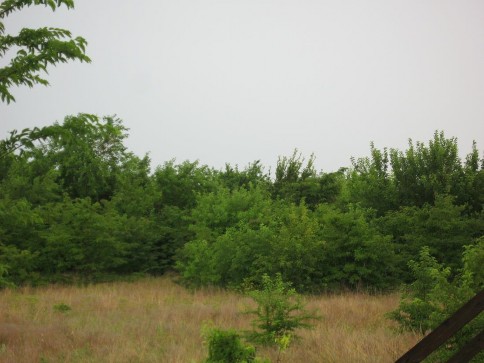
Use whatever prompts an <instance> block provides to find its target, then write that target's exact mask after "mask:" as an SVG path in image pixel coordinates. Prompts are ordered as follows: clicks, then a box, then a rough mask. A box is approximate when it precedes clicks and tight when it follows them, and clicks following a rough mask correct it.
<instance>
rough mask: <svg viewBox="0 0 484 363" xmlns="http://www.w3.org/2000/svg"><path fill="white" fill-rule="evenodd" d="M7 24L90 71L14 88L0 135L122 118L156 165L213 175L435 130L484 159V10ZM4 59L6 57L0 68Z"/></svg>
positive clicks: (284, 7)
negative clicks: (40, 35) (64, 44)
mask: <svg viewBox="0 0 484 363" xmlns="http://www.w3.org/2000/svg"><path fill="white" fill-rule="evenodd" d="M75 4H76V7H75V9H74V10H70V11H68V10H65V9H64V8H63V9H58V10H57V11H56V12H51V11H50V10H49V9H46V8H44V7H39V6H34V7H31V8H26V9H23V10H21V11H19V12H16V13H13V14H11V15H9V16H8V17H7V18H6V19H5V22H4V23H5V28H6V33H9V34H15V33H16V32H18V31H19V30H20V29H21V28H24V27H30V28H36V27H41V26H53V27H60V28H65V29H69V30H71V31H72V33H73V35H75V36H83V37H84V38H85V39H86V40H87V41H88V47H87V55H88V56H89V57H90V58H91V59H92V63H91V64H86V63H78V62H77V63H73V62H71V63H68V64H62V65H58V66H57V67H55V68H50V69H49V74H48V75H47V78H48V80H49V82H50V84H51V85H50V86H49V87H44V86H41V85H38V86H35V87H34V88H32V89H30V88H28V87H25V86H23V87H19V88H13V89H12V90H11V91H12V93H13V94H14V96H15V98H16V102H15V103H11V104H8V105H7V104H5V103H0V138H2V139H3V138H5V137H7V136H8V131H10V130H12V129H23V128H25V127H34V126H39V127H40V126H45V125H49V124H52V123H53V122H55V121H59V122H62V120H63V118H64V117H65V116H67V115H75V114H77V113H80V112H83V113H93V114H97V115H99V116H103V115H117V116H118V117H119V118H121V119H122V120H123V123H124V125H125V126H126V127H128V128H129V134H130V136H129V138H128V140H127V142H126V144H127V146H128V148H129V149H130V150H131V151H133V152H134V153H135V154H137V155H139V156H143V155H144V154H146V153H149V155H150V158H151V160H152V165H153V166H157V165H161V164H163V163H164V162H165V161H168V160H170V159H173V158H175V159H176V160H177V161H178V162H182V161H184V160H191V161H194V160H199V161H200V163H202V164H207V165H209V166H212V167H215V168H222V167H223V166H224V165H225V163H227V162H228V163H230V164H232V165H235V164H238V165H239V166H240V167H244V166H246V165H247V164H248V163H250V162H252V161H255V160H261V162H262V163H263V164H264V165H266V166H267V167H270V166H272V167H274V165H275V163H276V161H277V158H278V156H283V155H290V154H292V151H293V150H294V149H295V148H297V149H298V150H300V151H301V153H302V154H303V155H304V156H306V158H307V157H309V155H310V154H311V153H314V154H315V156H316V163H315V165H316V167H317V169H318V170H322V171H325V172H330V171H336V170H337V169H338V168H340V167H348V166H350V165H351V162H350V158H351V157H364V156H368V155H369V145H370V142H371V141H373V142H374V144H375V146H376V147H377V148H383V147H389V148H392V147H393V148H398V149H401V150H404V149H405V148H406V147H407V145H408V139H409V138H411V139H413V140H414V141H425V142H426V141H428V140H429V139H431V138H432V136H433V133H434V131H436V130H443V131H444V132H445V134H446V136H447V137H457V138H458V140H459V147H460V149H461V153H462V154H461V155H465V154H466V153H467V152H469V151H470V150H471V145H472V141H473V140H475V141H476V142H477V145H478V148H479V150H481V153H482V150H484V1H482V0H475V1H469V0H453V1H447V0H426V1H422V0H399V1H393V0H371V1H362V0H333V1H326V0H243V1H242V0H203V1H201V0H171V1H167V0H145V1H124V0H123V1H121V0H102V1H94V0H76V1H75ZM7 62H8V57H4V59H0V67H1V66H4V65H5V64H6V63H7Z"/></svg>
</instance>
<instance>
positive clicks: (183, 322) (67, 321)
mask: <svg viewBox="0 0 484 363" xmlns="http://www.w3.org/2000/svg"><path fill="white" fill-rule="evenodd" d="M307 302H308V308H309V309H316V310H317V311H318V312H319V314H320V315H321V316H322V317H323V319H322V320H321V321H319V322H317V324H316V326H315V328H314V329H313V330H306V331H301V332H299V335H300V336H301V337H302V340H301V341H299V342H296V344H294V345H293V346H291V347H290V348H289V349H288V350H287V351H286V352H285V354H284V356H283V361H284V362H304V363H310V362H345V363H346V362H372V363H374V362H392V361H395V359H396V358H398V356H399V355H401V354H402V353H403V352H405V351H406V350H408V349H409V348H410V347H411V346H412V345H414V344H415V343H416V342H417V340H418V339H419V338H420V337H419V336H416V335H412V334H405V335H401V334H396V333H395V332H394V330H393V328H394V326H393V325H392V324H391V323H390V322H389V321H388V320H386V319H385V318H384V314H385V313H386V312H388V311H390V310H392V309H394V308H395V307H396V306H397V304H398V296H397V295H384V296H369V295H366V294H349V293H348V294H343V295H334V296H328V295H326V296H321V297H311V298H309V299H308V300H307ZM61 303H63V304H67V305H69V306H70V307H71V308H72V310H71V311H68V312H65V313H62V312H59V311H56V310H55V309H54V305H56V304H61ZM247 304H250V301H248V300H247V299H246V298H244V297H242V296H240V295H237V294H235V293H231V292H227V291H221V290H216V289H203V290H199V291H195V292H190V291H188V290H186V289H184V288H182V287H180V286H178V285H176V284H175V283H173V282H172V281H171V280H170V278H169V277H163V278H149V279H143V280H140V281H137V282H133V283H129V282H117V283H110V284H99V285H92V286H88V287H83V288H80V287H74V286H71V287H60V286H51V287H46V288H37V289H31V288H23V289H20V290H4V291H0V362H2V363H4V362H5V363H7V362H8V363H22V362H25V363H32V362H39V363H40V362H42V363H47V362H49V363H51V362H59V363H60V362H62V363H64V362H83V363H84V362H93V363H94V362H95V363H98V362H113V363H121V362H167V363H171V362H172V363H184V362H187V363H190V362H201V361H202V360H203V359H204V358H205V357H206V351H207V350H206V347H205V346H204V345H203V339H202V337H201V335H200V331H201V327H202V326H203V325H204V324H205V323H207V322H212V323H213V324H215V325H216V326H219V327H221V328H234V329H241V330H243V329H248V328H249V327H250V317H249V316H247V315H243V314H240V313H239V312H240V311H242V310H243V309H244V308H245V307H246V306H247ZM259 354H260V355H261V356H264V357H268V358H271V359H272V360H273V361H275V359H276V356H277V353H276V352H275V351H274V350H271V349H262V350H259Z"/></svg>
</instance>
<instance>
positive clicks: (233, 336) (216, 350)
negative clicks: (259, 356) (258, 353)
mask: <svg viewBox="0 0 484 363" xmlns="http://www.w3.org/2000/svg"><path fill="white" fill-rule="evenodd" d="M205 335H206V339H207V341H208V358H207V360H206V361H205V363H251V362H256V360H255V348H254V347H253V346H250V345H244V344H243V343H242V342H241V340H240V336H239V334H237V332H235V331H234V330H220V329H216V328H212V329H209V330H208V332H206V333H205Z"/></svg>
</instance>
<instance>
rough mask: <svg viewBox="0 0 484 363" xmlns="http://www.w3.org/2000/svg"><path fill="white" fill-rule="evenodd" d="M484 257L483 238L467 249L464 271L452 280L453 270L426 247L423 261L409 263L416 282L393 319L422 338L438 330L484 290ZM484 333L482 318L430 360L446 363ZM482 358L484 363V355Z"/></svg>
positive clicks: (422, 257) (481, 315)
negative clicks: (483, 268)
mask: <svg viewBox="0 0 484 363" xmlns="http://www.w3.org/2000/svg"><path fill="white" fill-rule="evenodd" d="M483 257H484V239H483V238H481V239H480V240H479V241H478V242H477V243H476V244H474V245H471V246H467V247H466V250H465V252H464V257H463V262H464V268H463V270H462V271H461V273H460V274H459V275H458V276H457V277H456V278H454V279H453V280H452V279H450V276H451V270H450V268H448V267H444V266H442V265H441V264H439V263H438V262H437V260H436V259H435V258H434V257H432V256H431V255H430V252H429V249H428V248H427V247H424V248H423V249H422V251H421V252H420V258H419V261H417V262H415V261H410V263H409V266H410V269H411V271H412V273H413V275H414V277H415V281H414V282H413V283H412V284H411V285H410V286H409V287H408V290H407V291H406V292H405V293H404V295H403V298H402V301H401V302H400V305H399V307H398V308H397V309H396V310H395V311H392V312H391V313H389V314H388V316H389V318H390V319H392V320H395V321H397V322H398V323H399V324H400V327H401V328H402V329H403V330H412V331H418V332H420V333H422V334H424V333H425V332H427V331H429V330H433V329H435V328H437V327H438V326H439V325H440V324H441V323H442V322H443V321H444V320H445V319H447V318H449V317H450V316H451V315H452V314H453V313H454V312H455V311H457V310H458V309H459V308H460V307H461V306H462V305H464V304H465V303H466V302H467V301H469V300H470V299H471V298H472V297H473V296H474V295H475V294H477V292H479V291H480V290H481V289H482V288H483V287H484V286H483V285H484V283H483V281H482V272H481V269H479V268H478V267H477V266H482V264H483V263H484V259H483ZM483 329H484V315H483V314H480V315H479V316H477V317H476V318H475V319H474V320H472V321H471V322H469V323H468V324H467V325H466V326H465V327H464V328H462V329H461V330H460V331H459V332H458V333H457V334H456V335H454V337H452V338H451V339H449V340H448V341H447V342H446V344H445V345H444V346H443V347H442V348H440V349H439V350H438V351H437V352H436V353H434V354H433V355H432V356H431V357H430V360H431V361H433V360H438V361H446V360H447V359H448V358H450V357H451V356H452V355H453V354H454V353H455V352H456V351H458V350H459V349H460V348H462V347H463V346H464V345H465V343H466V342H468V341H469V339H471V338H472V337H473V336H475V335H476V334H477V333H479V332H480V331H482V330H483ZM478 357H479V359H484V353H481V354H480V355H479V356H478ZM479 361H481V360H479Z"/></svg>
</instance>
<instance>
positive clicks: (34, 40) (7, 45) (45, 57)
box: [0, 0, 91, 103]
mask: <svg viewBox="0 0 484 363" xmlns="http://www.w3.org/2000/svg"><path fill="white" fill-rule="evenodd" d="M31 5H44V6H46V7H50V8H51V9H52V11H55V10H56V8H58V7H60V6H61V5H65V6H66V7H67V8H68V9H71V8H73V7H74V0H5V1H2V2H1V3H0V58H3V57H4V56H5V55H6V54H7V53H8V52H9V51H12V50H14V49H15V50H17V53H16V56H14V57H13V58H12V59H11V60H10V62H9V64H8V65H7V66H5V67H3V68H0V99H1V100H2V101H3V102H7V103H10V102H12V101H15V98H14V96H13V95H12V94H11V93H10V91H9V88H10V87H12V86H20V85H26V86H29V87H33V86H34V85H35V84H42V85H45V86H46V85H48V84H49V82H48V81H47V80H46V79H44V78H43V77H41V72H47V67H48V66H51V65H56V64H57V63H67V62H68V61H70V60H79V61H81V62H90V61H91V60H90V59H89V57H88V56H87V55H86V54H85V49H86V44H87V42H86V40H85V39H84V38H81V37H76V38H73V37H72V34H71V32H70V31H69V30H66V29H59V28H50V27H43V28H39V29H29V28H23V29H22V30H21V31H20V32H19V33H18V34H17V35H10V34H5V25H4V23H3V20H4V19H5V18H6V17H7V16H8V15H10V14H11V13H13V12H14V11H18V10H21V9H22V8H24V7H28V6H31Z"/></svg>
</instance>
